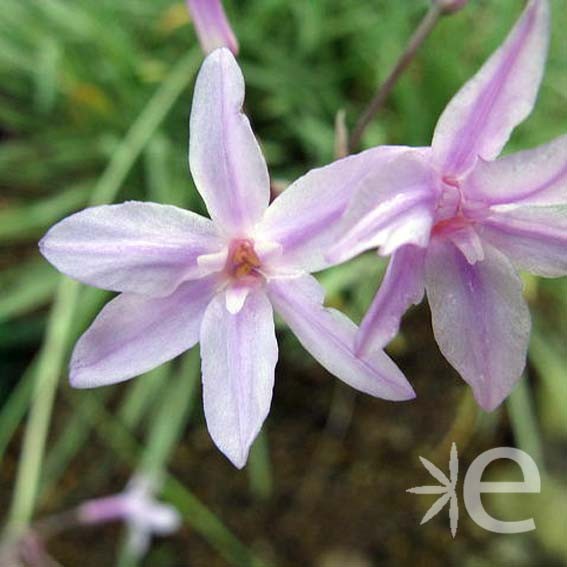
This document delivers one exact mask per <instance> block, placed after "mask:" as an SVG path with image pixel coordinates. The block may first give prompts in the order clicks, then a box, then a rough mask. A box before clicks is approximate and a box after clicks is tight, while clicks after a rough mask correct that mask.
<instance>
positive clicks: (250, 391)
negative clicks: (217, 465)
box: [201, 291, 278, 468]
mask: <svg viewBox="0 0 567 567" xmlns="http://www.w3.org/2000/svg"><path fill="white" fill-rule="evenodd" d="M201 359H202V369H203V403H204V407H205V418H206V420H207V427H208V429H209V432H210V434H211V437H212V438H213V441H214V442H215V444H216V445H217V447H218V448H219V449H220V450H221V451H222V452H223V453H224V454H225V455H226V456H227V457H228V458H229V459H230V460H231V461H232V463H233V464H234V465H235V466H236V467H238V468H242V467H243V466H244V465H245V464H246V460H247V458H248V452H249V451H250V446H251V445H252V442H253V441H254V439H255V437H256V435H258V432H259V431H260V429H261V427H262V423H263V422H264V420H265V419H266V416H267V415H268V412H269V410H270V404H271V401H272V390H273V386H274V369H275V366H276V362H277V359H278V345H277V342H276V335H275V330H274V318H273V312H272V306H271V305H270V302H269V301H268V298H267V297H266V295H265V294H264V293H263V292H261V291H256V292H252V293H250V295H249V296H248V297H247V298H246V302H245V303H244V306H243V307H242V309H241V310H240V311H239V312H238V314H236V315H233V314H231V313H229V312H228V310H227V308H226V300H225V298H224V296H223V294H219V295H218V296H217V297H215V299H214V300H213V301H211V304H210V305H209V307H208V308H207V311H206V313H205V317H204V318H203V326H202V329H201Z"/></svg>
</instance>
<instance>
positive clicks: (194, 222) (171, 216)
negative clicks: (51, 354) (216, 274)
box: [39, 201, 222, 297]
mask: <svg viewBox="0 0 567 567" xmlns="http://www.w3.org/2000/svg"><path fill="white" fill-rule="evenodd" d="M221 246H222V241H221V239H220V238H219V236H218V234H217V231H216V229H215V227H214V225H213V223H211V221H210V220H209V219H206V218H204V217H201V216H199V215H196V214H195V213H192V212H190V211H185V210H183V209H178V208H177V207H172V206H169V205H157V204H155V203H140V202H135V201H130V202H127V203H123V204H121V205H103V206H100V207H91V208H89V209H85V210H83V211H81V212H79V213H75V214H74V215H71V216H70V217H67V218H66V219H63V220H62V221H61V222H59V223H57V224H56V225H55V226H53V227H52V228H51V229H50V230H49V232H48V233H47V234H46V235H45V236H44V237H43V239H42V240H41V242H40V244H39V247H40V250H41V253H42V254H43V255H44V256H45V257H46V258H47V260H48V261H49V262H51V263H52V264H53V265H54V266H55V267H56V268H57V269H58V270H60V271H61V272H63V273H64V274H67V275H68V276H70V277H72V278H75V279H77V280H79V281H81V282H83V283H87V284H89V285H93V286H95V287H100V288H102V289H108V290H111V291H123V292H131V293H140V294H144V295H149V296H154V297H163V296H166V295H169V294H171V293H172V292H173V290H174V289H175V288H176V287H177V286H178V285H179V284H180V283H181V282H182V281H184V280H188V279H194V278H196V277H200V276H201V275H203V274H204V273H207V270H206V269H203V268H201V267H200V266H198V265H197V258H198V256H200V255H202V254H210V253H213V252H215V251H216V250H218V249H219V248H220V247H221Z"/></svg>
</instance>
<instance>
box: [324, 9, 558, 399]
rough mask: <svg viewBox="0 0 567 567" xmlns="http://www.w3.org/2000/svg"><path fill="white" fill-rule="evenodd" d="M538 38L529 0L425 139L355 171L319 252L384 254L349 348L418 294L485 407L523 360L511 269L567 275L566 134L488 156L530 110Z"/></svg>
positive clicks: (524, 327)
mask: <svg viewBox="0 0 567 567" xmlns="http://www.w3.org/2000/svg"><path fill="white" fill-rule="evenodd" d="M548 39H549V6H548V3H547V1H545V0H532V1H531V2H529V3H528V5H527V7H526V9H525V11H524V13H523V15H522V17H521V18H520V19H519V21H518V23H517V24H516V26H515V27H514V29H513V30H512V32H511V33H510V35H509V36H508V38H507V39H506V41H505V42H504V44H503V45H502V46H501V47H500V48H499V49H498V50H497V51H496V52H495V53H494V54H493V55H492V57H491V58H490V59H489V60H488V61H487V62H486V63H485V65H484V66H483V67H482V68H481V69H480V71H479V72H478V73H477V75H476V76H475V77H473V78H472V79H471V80H470V81H469V82H468V83H467V84H466V85H465V86H464V87H463V88H462V89H461V91H460V92H459V93H458V94H457V95H456V96H455V97H454V98H453V100H452V101H451V102H450V103H449V105H448V106H447V108H446V109H445V112H444V113H443V114H442V116H441V118H440V120H439V122H438V124H437V127H436V130H435V134H434V136H433V143H432V147H430V148H415V149H413V150H411V151H408V152H406V154H405V155H402V156H399V157H397V158H396V159H395V160H394V161H393V162H392V163H391V164H390V166H389V167H387V168H381V169H377V170H375V171H374V173H373V174H371V175H369V176H368V177H367V178H365V180H364V182H363V183H362V184H361V185H360V188H359V189H358V190H357V193H356V197H355V198H354V199H353V201H352V203H351V205H350V206H349V208H348V210H347V212H346V213H345V216H344V229H345V234H344V237H343V238H342V240H341V242H340V243H338V244H337V245H336V246H335V247H334V249H333V250H331V252H330V257H331V259H333V260H335V261H338V260H345V259H347V258H349V257H352V256H354V255H355V254H358V253H360V252H362V251H363V250H367V249H370V248H375V247H379V248H380V252H381V253H382V254H390V253H393V256H392V260H391V262H390V265H389V267H388V271H387V273H386V276H385V279H384V282H383V284H382V286H381V289H380V290H379V292H378V294H377V295H376V298H375V299H374V302H373V304H372V306H371V307H370V310H369V312H368V313H367V315H366V316H365V318H364V320H363V323H362V325H361V328H360V334H359V335H358V337H357V349H358V351H360V352H367V351H368V349H369V348H370V347H377V348H382V347H383V346H384V345H385V344H386V343H387V342H388V341H389V340H390V339H391V338H392V337H393V336H394V335H395V334H396V332H397V330H398V328H399V322H400V317H401V316H402V314H403V313H404V311H405V310H406V309H407V308H408V307H409V306H410V305H411V304H412V303H418V302H420V301H421V299H422V297H423V294H424V289H425V290H427V296H428V299H429V304H430V307H431V311H432V319H433V330H434V333H435V337H436V339H437V342H438V344H439V346H440V348H441V351H442V352H443V354H444V355H445V357H446V358H447V360H448V361H449V362H450V363H451V364H452V365H453V366H454V367H455V368H456V369H457V370H458V371H459V373H460V374H461V376H462V377H463V378H464V379H465V380H466V382H468V384H470V386H472V388H473V390H474V394H475V397H476V399H477V401H478V403H479V404H480V405H481V406H482V407H483V408H484V409H486V410H492V409H494V408H495V407H496V406H498V405H499V404H500V403H501V402H502V400H503V399H504V398H505V397H506V396H507V395H508V394H509V392H510V391H511V389H512V388H513V386H514V384H515V383H516V381H517V380H518V379H519V377H520V375H521V373H522V371H523V368H524V365H525V359H526V350H527V345H528V339H529V330H530V318H529V312H528V308H527V305H526V303H525V301H524V299H523V296H522V285H521V281H520V278H519V277H518V274H517V272H516V270H515V267H517V268H520V269H525V270H528V271H530V272H533V273H535V274H538V275H542V276H548V277H555V276H560V275H563V274H566V273H567V208H566V207H567V136H562V137H560V138H558V139H556V140H554V141H552V142H550V143H548V144H546V145H544V146H541V147H539V148H536V149H533V150H528V151H523V152H520V153H517V154H513V155H510V156H506V157H503V158H500V159H496V157H497V156H498V154H499V153H500V151H501V150H502V148H503V146H504V145H505V144H506V141H507V140H508V137H509V136H510V133H511V132H512V130H513V129H514V127H515V126H516V125H517V124H518V123H519V122H521V121H522V120H523V119H524V118H525V117H526V116H527V115H528V114H529V113H530V111H531V109H532V107H533V105H534V102H535V99H536V95H537V91H538V87H539V84H540V81H541V78H542V74H543V69H544V63H545V57H546V52H547V45H548Z"/></svg>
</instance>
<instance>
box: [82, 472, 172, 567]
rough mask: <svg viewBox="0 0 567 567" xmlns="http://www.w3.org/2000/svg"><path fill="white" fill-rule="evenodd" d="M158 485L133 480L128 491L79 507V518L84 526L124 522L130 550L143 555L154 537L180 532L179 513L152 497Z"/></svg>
mask: <svg viewBox="0 0 567 567" xmlns="http://www.w3.org/2000/svg"><path fill="white" fill-rule="evenodd" d="M154 491H155V485H154V483H152V482H151V481H150V480H149V479H148V478H146V477H142V476H138V477H135V478H133V479H132V481H131V482H130V483H129V484H128V486H127V488H126V490H125V492H123V493H121V494H116V495H113V496H107V497H105V498H97V499H96V500H89V501H87V502H85V503H84V504H82V505H81V506H79V508H78V510H77V515H78V519H79V521H80V522H81V523H83V524H101V523H106V522H113V521H123V522H125V523H126V525H127V526H128V547H129V550H130V552H131V553H132V554H133V555H134V556H136V557H141V556H142V555H144V554H145V553H146V552H147V550H148V548H149V545H150V540H151V537H152V534H157V535H169V534H172V533H173V532H175V531H177V530H178V529H179V526H180V525H181V518H180V516H179V513H178V512H177V510H176V509H175V508H174V507H173V506H170V505H168V504H162V503H161V502H157V501H156V500H154V498H153V493H154Z"/></svg>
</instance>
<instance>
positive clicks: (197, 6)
mask: <svg viewBox="0 0 567 567" xmlns="http://www.w3.org/2000/svg"><path fill="white" fill-rule="evenodd" d="M187 7H188V8H189V13H190V14H191V18H192V20H193V23H194V24H195V31H196V32H197V37H198V38H199V43H200V44H201V47H202V49H203V51H204V52H205V53H206V54H208V53H211V52H212V51H214V50H215V49H217V48H218V47H227V48H228V49H230V50H231V51H232V52H233V53H234V54H235V55H237V54H238V40H237V39H236V36H235V35H234V32H233V31H232V28H231V27H230V23H229V21H228V18H227V17H226V14H225V11H224V8H223V6H222V2H221V0H187Z"/></svg>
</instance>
